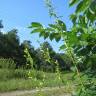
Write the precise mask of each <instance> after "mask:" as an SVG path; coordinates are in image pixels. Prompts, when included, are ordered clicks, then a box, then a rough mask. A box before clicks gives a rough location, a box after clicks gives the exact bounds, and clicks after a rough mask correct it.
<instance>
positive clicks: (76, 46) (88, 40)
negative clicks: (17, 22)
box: [30, 0, 96, 96]
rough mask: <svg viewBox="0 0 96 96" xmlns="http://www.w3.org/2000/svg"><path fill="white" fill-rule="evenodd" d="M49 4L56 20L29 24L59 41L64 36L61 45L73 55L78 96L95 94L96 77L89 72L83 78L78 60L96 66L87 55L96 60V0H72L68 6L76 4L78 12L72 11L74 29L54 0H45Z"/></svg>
mask: <svg viewBox="0 0 96 96" xmlns="http://www.w3.org/2000/svg"><path fill="white" fill-rule="evenodd" d="M46 5H47V7H48V9H49V13H50V16H51V17H54V18H55V23H54V24H48V27H46V28H45V27H44V26H43V25H42V24H40V23H38V22H32V23H31V26H30V28H32V33H36V32H38V33H39V35H40V36H43V37H44V38H45V39H46V38H49V39H50V40H53V39H55V40H56V41H57V42H58V41H60V40H63V42H64V43H63V45H61V47H60V49H61V50H64V52H66V53H67V54H68V55H69V57H70V58H71V60H72V62H73V66H74V68H73V71H74V74H75V75H76V76H77V77H78V78H77V79H78V83H79V84H78V86H77V90H78V91H77V93H76V96H95V95H96V92H95V90H96V86H95V83H94V81H93V80H92V78H91V79H90V78H89V74H88V78H87V80H86V81H84V80H82V77H81V74H80V72H79V69H78V64H84V62H86V65H85V64H84V66H86V69H89V70H92V68H93V66H94V67H96V66H95V64H92V63H93V62H91V64H90V65H88V62H87V59H91V57H92V56H93V57H94V60H95V59H96V58H95V56H96V0H70V3H69V6H70V7H71V6H74V5H75V6H76V10H75V12H74V13H73V14H71V15H70V20H71V21H72V23H73V25H72V27H71V30H68V29H67V27H66V24H65V23H64V22H63V21H62V20H60V18H59V16H57V14H56V13H55V11H54V8H53V5H52V2H51V0H46ZM94 60H93V61H94ZM87 73H88V71H87ZM91 76H92V75H91Z"/></svg>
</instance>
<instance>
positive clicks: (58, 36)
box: [49, 33, 61, 42]
mask: <svg viewBox="0 0 96 96" xmlns="http://www.w3.org/2000/svg"><path fill="white" fill-rule="evenodd" d="M49 38H50V40H53V39H55V40H56V42H58V41H60V39H61V35H60V34H59V33H51V34H50V36H49Z"/></svg>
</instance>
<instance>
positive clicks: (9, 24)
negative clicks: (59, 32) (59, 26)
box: [0, 0, 75, 52]
mask: <svg viewBox="0 0 96 96" xmlns="http://www.w3.org/2000/svg"><path fill="white" fill-rule="evenodd" d="M68 1H69V0H53V4H54V6H55V8H56V12H57V13H58V14H59V15H60V16H63V20H64V22H65V23H66V24H67V27H68V28H70V26H71V22H70V21H69V15H70V14H71V13H73V12H74V10H75V8H74V7H73V8H69V6H68ZM0 19H2V20H3V25H4V29H3V31H4V32H7V31H10V30H11V29H14V28H17V29H18V35H19V37H20V41H21V42H22V41H23V40H30V41H31V42H32V45H33V46H35V48H37V47H39V44H38V43H37V40H39V41H40V42H41V43H42V42H44V40H43V38H39V36H38V34H30V32H31V30H30V29H28V28H27V27H28V26H29V25H30V23H31V22H40V23H42V24H44V25H47V24H49V23H52V22H53V20H52V18H50V16H49V14H48V10H47V8H46V5H45V3H44V0H0ZM47 41H49V43H50V44H51V45H52V47H53V48H54V50H56V51H57V52H58V49H59V46H60V45H61V43H62V41H60V42H59V43H56V42H55V41H52V42H50V40H47Z"/></svg>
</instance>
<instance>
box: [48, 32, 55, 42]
mask: <svg viewBox="0 0 96 96" xmlns="http://www.w3.org/2000/svg"><path fill="white" fill-rule="evenodd" d="M49 38H50V40H51V41H52V40H53V39H54V38H55V34H54V33H51V34H50V36H49Z"/></svg>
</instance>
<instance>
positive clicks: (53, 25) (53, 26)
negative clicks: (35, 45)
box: [48, 24, 58, 29]
mask: <svg viewBox="0 0 96 96" xmlns="http://www.w3.org/2000/svg"><path fill="white" fill-rule="evenodd" d="M48 25H49V27H51V28H53V29H56V28H58V27H57V25H55V24H48Z"/></svg>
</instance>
